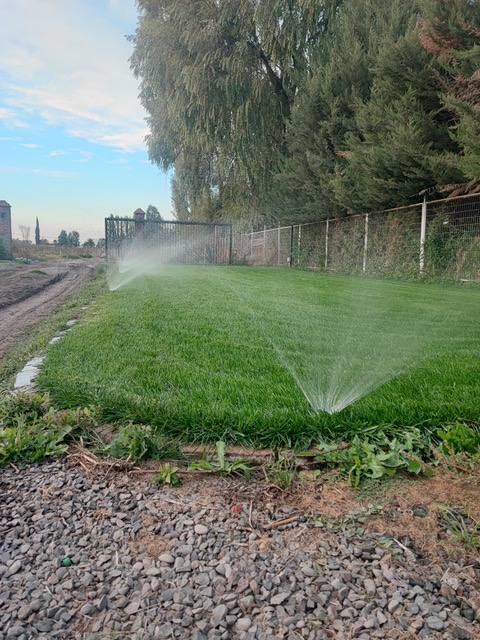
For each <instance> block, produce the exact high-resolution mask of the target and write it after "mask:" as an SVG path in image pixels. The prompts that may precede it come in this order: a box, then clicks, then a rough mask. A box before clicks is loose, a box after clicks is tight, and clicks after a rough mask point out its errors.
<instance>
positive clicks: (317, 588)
mask: <svg viewBox="0 0 480 640" xmlns="http://www.w3.org/2000/svg"><path fill="white" fill-rule="evenodd" d="M244 487H245V485H242V484H241V482H240V481H238V480H232V479H219V480H218V481H217V483H214V484H213V489H214V490H213V492H212V493H211V495H210V498H209V499H208V500H206V499H205V496H204V494H203V493H202V491H201V490H200V486H199V484H198V483H197V481H196V480H194V481H192V482H190V483H189V484H188V486H186V487H183V488H181V489H179V490H177V489H174V488H170V487H166V488H165V487H163V486H162V487H154V486H153V485H152V484H151V483H149V482H147V481H143V480H138V479H136V480H132V476H127V474H124V475H122V474H117V475H115V476H114V477H110V478H108V477H106V476H104V475H103V476H98V475H97V476H95V477H91V476H89V475H87V474H86V473H85V472H84V470H83V469H81V468H80V467H78V466H77V467H71V468H68V467H67V466H66V462H65V461H55V462H49V463H45V464H33V465H30V466H27V467H25V468H24V469H22V470H20V471H18V470H16V469H14V468H13V467H7V468H4V469H2V470H0V496H1V498H0V578H1V582H0V585H1V586H0V640H3V639H5V638H12V639H13V638H14V639H15V640H28V639H30V638H43V639H45V640H47V639H48V640H50V639H52V638H69V639H74V640H76V639H79V640H80V639H90V638H98V639H99V638H105V639H106V638H118V639H120V638H122V639H125V638H129V639H132V640H133V639H140V638H152V639H161V638H180V639H185V640H187V639H189V640H203V639H209V638H212V639H213V638H224V639H227V638H238V639H245V640H247V639H250V638H258V639H262V638H291V639H292V640H293V639H298V638H308V639H310V640H322V639H327V638H336V639H338V640H350V639H351V638H359V639H361V640H371V639H372V638H389V639H394V638H398V639H404V640H407V639H409V638H425V639H427V638H442V639H445V640H446V639H451V638H479V637H480V626H479V619H480V609H477V608H476V607H475V605H474V604H472V602H474V601H475V597H476V591H475V585H476V580H477V579H478V569H474V568H472V567H471V566H470V567H461V566H459V565H456V564H454V563H453V562H450V563H444V564H443V565H442V564H441V562H440V561H438V559H437V560H436V561H435V563H433V562H432V561H431V559H430V560H429V559H428V558H422V559H421V560H420V559H419V558H417V557H416V556H415V555H414V554H413V553H412V552H410V551H408V552H406V551H404V550H402V549H401V548H400V547H397V548H396V549H395V551H396V552H395V553H392V548H391V547H387V546H385V544H384V540H383V539H381V538H379V537H375V536H369V537H359V536H353V537H349V538H345V537H344V535H343V534H341V533H340V534H334V533H331V532H330V533H327V532H325V531H324V530H323V529H320V528H315V527H313V526H312V524H311V522H310V521H308V520H307V519H306V518H304V517H301V516H299V517H298V518H295V519H294V520H293V521H292V522H289V523H288V524H285V525H283V526H278V527H277V526H275V527H271V528H268V526H265V523H266V522H268V521H271V519H272V518H273V519H274V521H275V522H276V521H278V519H279V518H280V519H282V518H288V517H289V516H290V517H292V513H294V508H293V507H279V511H278V513H276V514H268V513H267V512H266V511H265V510H264V509H262V510H258V511H257V510H255V509H254V510H253V511H252V503H251V502H250V503H249V499H248V497H247V495H246V494H244V493H243V492H244ZM232 492H233V493H232ZM232 495H236V496H238V498H237V500H238V503H239V504H238V506H237V507H236V508H234V509H233V512H232ZM240 506H241V507H242V508H241V510H240ZM235 511H239V512H235ZM419 522H421V520H419ZM262 523H263V524H262ZM405 554H406V555H405ZM479 605H480V603H479Z"/></svg>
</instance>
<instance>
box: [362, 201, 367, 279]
mask: <svg viewBox="0 0 480 640" xmlns="http://www.w3.org/2000/svg"><path fill="white" fill-rule="evenodd" d="M367 250H368V213H367V214H365V237H364V241H363V273H365V271H366V270H367Z"/></svg>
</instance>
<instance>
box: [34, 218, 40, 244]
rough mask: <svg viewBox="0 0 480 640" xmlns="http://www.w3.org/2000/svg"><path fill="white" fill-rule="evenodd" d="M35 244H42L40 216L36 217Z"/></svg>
mask: <svg viewBox="0 0 480 640" xmlns="http://www.w3.org/2000/svg"><path fill="white" fill-rule="evenodd" d="M35 244H41V240H40V224H39V222H38V218H37V219H36V223H35Z"/></svg>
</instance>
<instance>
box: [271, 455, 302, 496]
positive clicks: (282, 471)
mask: <svg viewBox="0 0 480 640" xmlns="http://www.w3.org/2000/svg"><path fill="white" fill-rule="evenodd" d="M266 471H267V475H268V477H269V478H270V480H271V481H272V482H273V484H274V485H276V486H277V487H280V489H287V488H288V487H289V486H290V485H291V484H292V483H293V481H294V480H295V478H296V476H297V465H296V462H295V459H293V458H292V459H290V458H287V456H282V455H278V456H277V458H276V460H274V461H273V462H271V463H269V464H268V465H267V469H266Z"/></svg>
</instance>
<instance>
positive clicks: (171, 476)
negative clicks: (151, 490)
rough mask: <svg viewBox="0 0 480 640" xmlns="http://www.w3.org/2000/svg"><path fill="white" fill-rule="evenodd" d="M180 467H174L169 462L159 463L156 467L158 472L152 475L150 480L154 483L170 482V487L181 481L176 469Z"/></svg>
mask: <svg viewBox="0 0 480 640" xmlns="http://www.w3.org/2000/svg"><path fill="white" fill-rule="evenodd" d="M179 469H180V467H176V466H175V465H173V464H170V463H169V462H166V463H165V464H161V465H160V466H159V468H158V473H157V474H155V475H154V476H153V479H152V482H153V483H154V484H170V485H171V486H172V487H175V486H176V485H178V484H180V483H181V480H180V478H179V476H178V475H177V471H178V470H179Z"/></svg>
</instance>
